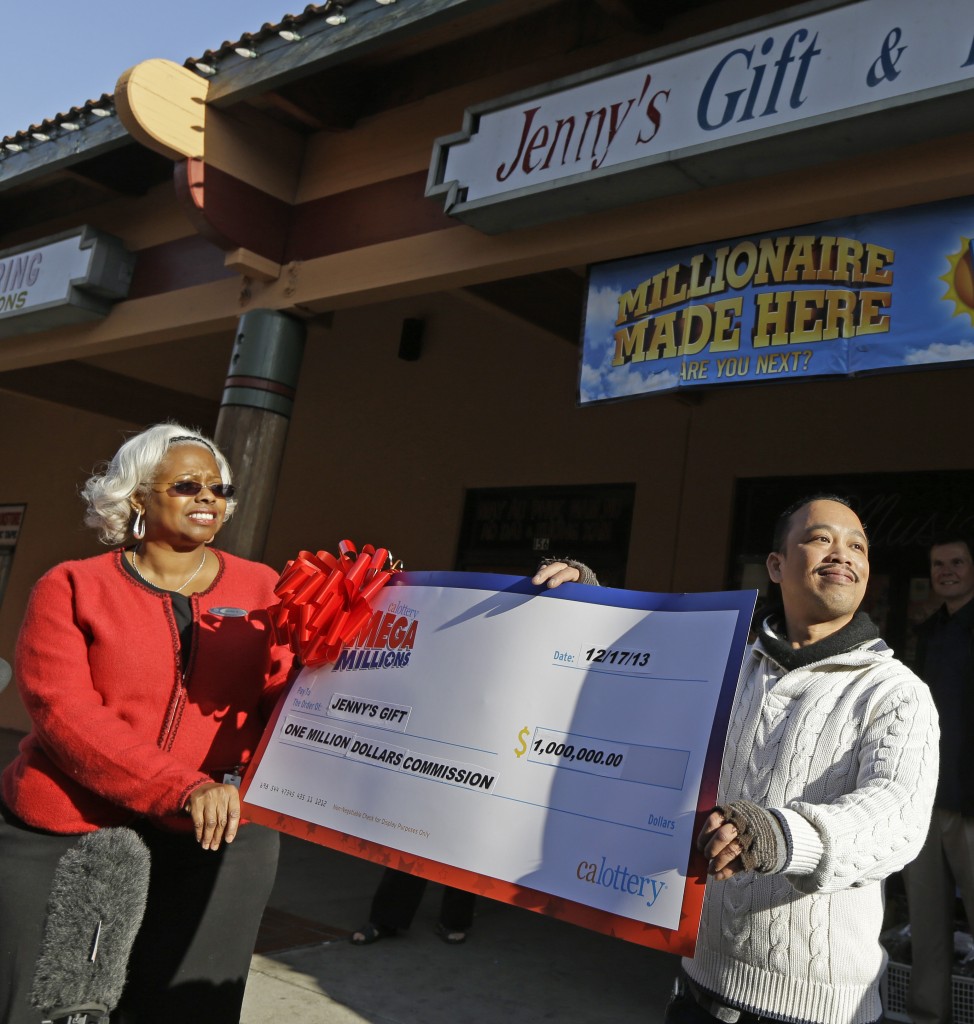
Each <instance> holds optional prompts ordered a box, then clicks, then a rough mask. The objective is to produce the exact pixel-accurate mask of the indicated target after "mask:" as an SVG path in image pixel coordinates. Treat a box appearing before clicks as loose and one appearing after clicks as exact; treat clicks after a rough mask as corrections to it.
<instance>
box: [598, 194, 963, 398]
mask: <svg viewBox="0 0 974 1024" xmlns="http://www.w3.org/2000/svg"><path fill="white" fill-rule="evenodd" d="M972 237H974V198H964V199H955V200H948V201H945V202H941V203H931V204H929V205H926V206H914V207H910V208H908V209H905V210H898V211H892V212H888V213H881V214H873V215H869V216H863V217H854V218H849V219H846V220H836V221H825V222H822V223H819V224H812V225H807V226H805V227H802V228H799V229H794V230H792V231H783V232H774V233H769V234H767V235H754V236H752V237H748V238H737V239H731V240H729V241H724V242H716V243H713V244H710V245H700V246H693V247H689V248H686V249H677V250H673V251H671V252H665V253H657V254H654V255H651V256H638V257H634V258H632V259H628V260H618V261H614V262H612V263H603V264H599V265H596V266H593V267H592V268H591V270H590V272H589V282H588V296H587V301H586V310H585V327H584V337H583V352H582V367H581V374H580V379H579V399H580V402H581V403H582V404H585V403H588V402H598V401H602V400H605V399H611V398H623V397H627V396H630V395H638V394H645V393H647V392H653V391H669V390H672V389H674V388H680V387H697V386H701V385H721V384H733V383H741V382H745V381H746V382H748V383H753V382H754V381H764V380H782V379H788V378H804V377H818V376H823V375H830V374H831V375H836V374H841V375H850V374H858V373H867V372H870V371H877V370H893V369H916V368H925V367H928V366H929V364H931V363H946V362H952V361H962V360H974V263H972V258H971V238H972Z"/></svg>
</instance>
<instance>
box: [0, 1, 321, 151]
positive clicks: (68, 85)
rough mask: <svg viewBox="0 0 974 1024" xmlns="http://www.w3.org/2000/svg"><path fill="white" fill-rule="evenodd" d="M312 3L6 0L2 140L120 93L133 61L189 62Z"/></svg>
mask: <svg viewBox="0 0 974 1024" xmlns="http://www.w3.org/2000/svg"><path fill="white" fill-rule="evenodd" d="M305 6H306V0H302V2H300V3H298V2H297V0H294V2H293V6H288V5H287V3H286V0H165V2H160V0H88V2H87V3H80V2H79V0H32V2H30V3H28V2H27V0H4V2H3V13H4V19H3V22H4V29H5V35H4V48H3V49H4V52H3V58H2V60H0V97H2V99H0V137H3V136H5V135H12V134H13V133H14V132H17V131H20V130H21V129H23V128H27V127H29V126H30V125H31V124H33V123H36V122H39V121H42V120H43V119H44V118H46V117H53V116H54V115H55V114H58V113H60V112H62V111H67V110H70V108H71V107H74V106H80V105H81V104H83V103H84V102H85V100H90V99H95V98H96V97H98V96H100V95H101V94H102V93H103V92H108V93H113V92H114V91H115V82H116V81H117V79H118V76H119V75H120V74H121V73H122V72H123V71H125V70H126V69H127V68H130V67H131V66H132V65H133V64H138V63H139V62H140V61H143V60H147V59H149V58H150V57H166V58H168V59H169V60H174V61H176V62H177V63H178V64H182V62H183V61H184V60H185V59H186V58H187V57H198V56H199V55H200V54H201V53H203V51H204V50H208V49H216V48H217V47H218V46H219V45H220V44H221V43H223V41H224V40H228V39H229V40H236V39H239V38H240V36H242V35H243V34H244V33H245V32H256V31H257V29H259V28H260V26H261V25H262V24H263V23H264V22H265V21H270V22H278V21H280V20H281V19H282V18H283V17H284V15H285V14H287V13H289V12H290V13H296V12H298V11H302V10H304V8H305Z"/></svg>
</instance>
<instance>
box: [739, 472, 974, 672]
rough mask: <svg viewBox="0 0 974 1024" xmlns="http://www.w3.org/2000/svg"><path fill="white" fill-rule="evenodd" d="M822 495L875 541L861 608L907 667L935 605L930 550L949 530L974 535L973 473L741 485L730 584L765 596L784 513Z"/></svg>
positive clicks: (787, 479)
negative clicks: (843, 501)
mask: <svg viewBox="0 0 974 1024" xmlns="http://www.w3.org/2000/svg"><path fill="white" fill-rule="evenodd" d="M819 491H826V492H831V493H834V494H839V495H843V496H845V497H848V498H849V499H850V500H851V501H852V503H853V505H854V506H855V508H856V510H857V511H858V512H859V514H860V516H861V517H862V520H863V522H864V524H865V526H866V530H867V533H868V535H869V541H870V553H869V563H870V573H869V587H868V589H867V591H866V598H865V601H864V602H863V608H864V610H865V611H867V612H868V613H869V614H870V616H872V618H873V620H874V621H875V622H876V624H877V625H878V626H879V628H880V631H881V633H882V636H883V639H884V640H886V642H887V643H888V644H889V645H890V646H891V647H892V648H893V650H894V652H895V653H896V655H897V657H899V658H900V659H901V660H902V661H906V662H907V663H909V662H910V661H911V659H912V657H913V651H914V647H915V636H914V627H915V626H916V625H917V623H919V622H921V621H923V619H924V618H926V617H927V615H929V614H931V613H932V612H933V611H934V610H935V609H936V607H937V604H938V602H937V601H936V600H935V599H933V598H932V596H931V594H930V587H929V576H928V561H927V547H928V545H929V544H930V543H931V541H932V540H933V539H934V538H935V537H936V536H938V535H939V534H942V533H944V532H945V531H952V530H957V531H958V532H959V533H962V534H964V533H967V534H972V533H974V471H972V470H942V471H928V472H918V473H866V474H857V475H838V474H837V475H835V476H824V475H820V476H814V477H812V476H807V477H806V476H801V477H775V478H762V479H751V480H739V481H738V483H737V488H736V494H735V500H734V527H733V540H732V544H731V564H730V566H729V567H728V585H729V586H730V587H731V588H732V589H738V588H744V589H751V588H756V589H758V590H760V591H761V593H762V595H763V594H764V593H765V590H766V587H767V582H768V580H767V574H766V572H765V568H764V561H765V558H766V557H767V554H768V548H769V546H770V543H771V534H772V531H773V529H774V522H775V519H776V518H777V516H778V514H779V512H780V511H781V510H782V509H784V508H786V507H787V506H788V505H789V504H790V503H791V502H792V501H795V500H797V499H799V498H801V497H803V496H804V495H806V494H812V493H816V492H819Z"/></svg>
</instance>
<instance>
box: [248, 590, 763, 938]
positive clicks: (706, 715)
mask: <svg viewBox="0 0 974 1024" xmlns="http://www.w3.org/2000/svg"><path fill="white" fill-rule="evenodd" d="M754 600H755V593H754V592H753V591H747V592H728V593H715V594H648V593H640V592H635V591H626V590H612V589H609V588H601V587H587V586H582V585H580V584H570V585H565V586H562V587H559V588H556V589H555V590H542V589H540V588H538V587H534V586H532V585H531V584H530V582H529V581H528V580H526V579H521V578H514V577H509V576H492V575H481V574H473V573H403V574H400V575H398V576H396V577H395V578H394V580H393V581H392V582H391V583H390V584H389V585H388V586H387V587H386V588H385V589H384V590H382V591H381V592H380V594H379V598H378V601H377V607H376V611H375V612H374V614H373V615H372V617H371V619H370V621H369V622H368V624H367V625H366V627H365V628H364V629H363V630H362V631H361V633H360V634H359V636H358V637H357V639H356V640H355V641H354V642H353V643H351V644H350V645H348V646H346V647H345V649H344V650H343V651H342V653H341V655H340V656H339V658H338V660H337V662H334V663H332V664H330V665H328V666H327V667H324V668H319V669H305V670H304V671H303V672H302V673H301V674H300V675H299V676H298V677H297V679H296V680H295V682H294V683H293V685H292V687H291V689H290V691H289V692H288V693H287V694H286V695H285V697H284V698H283V699H282V701H281V703H280V705H279V706H278V709H277V713H276V716H275V719H274V720H273V721H272V722H271V724H270V725H269V726H268V729H267V731H266V733H265V735H264V738H263V741H262V743H261V747H260V750H259V751H258V755H257V759H256V763H255V766H253V767H252V769H251V771H250V772H248V775H247V779H246V782H245V784H244V795H245V804H246V807H245V814H246V815H247V816H248V817H250V818H252V819H254V820H257V821H260V822H263V823H264V824H267V825H271V826H273V827H275V828H278V829H281V830H282V831H287V832H292V833H293V834H296V835H299V836H302V837H304V838H309V839H312V840H314V841H316V842H319V843H323V844H325V845H328V846H334V847H336V848H338V849H341V850H345V851H347V852H350V853H354V854H356V855H358V856H365V857H368V858H371V859H373V860H377V861H379V862H381V863H384V864H390V865H392V866H393V867H398V868H401V869H402V870H407V871H412V872H414V873H417V874H420V875H424V876H426V877H429V878H433V879H436V880H437V881H442V882H446V883H448V884H451V885H455V886H457V887H460V888H466V889H470V890H472V891H474V892H478V893H482V894H484V895H487V896H490V897H491V898H494V899H503V900H507V901H509V902H512V903H516V904H518V905H520V906H526V907H530V908H532V909H535V910H540V911H542V912H544V913H550V914H553V915H555V916H558V917H563V918H566V919H568V920H571V921H574V922H576V923H578V924H582V925H584V926H586V927H590V928H595V929H598V930H601V931H606V932H610V933H612V934H615V935H618V936H620V937H623V938H626V939H629V940H631V941H635V942H641V943H644V944H646V945H654V946H658V947H661V948H665V949H668V950H670V951H672V952H684V953H685V952H690V951H692V949H693V944H694V942H695V940H696V932H697V927H698V924H699V916H700V905H701V902H702V898H703V884H702V880H701V877H700V875H701V871H702V867H703V865H702V862H701V859H700V858H699V855H697V854H695V853H693V840H694V837H695V833H696V830H697V828H698V827H699V812H700V811H701V810H702V809H704V808H709V807H710V806H712V805H713V803H714V802H715V799H716V787H717V776H718V773H719V765H720V755H721V751H722V749H723V743H724V736H725V734H726V728H727V720H728V716H729V711H730V704H731V700H732V698H733V694H734V690H735V687H736V683H737V676H738V672H739V670H740V665H741V660H742V657H743V652H744V646H745V642H746V636H747V630H748V626H749V623H750V619H751V614H752V612H753V608H754ZM691 857H692V858H693V862H692V867H691Z"/></svg>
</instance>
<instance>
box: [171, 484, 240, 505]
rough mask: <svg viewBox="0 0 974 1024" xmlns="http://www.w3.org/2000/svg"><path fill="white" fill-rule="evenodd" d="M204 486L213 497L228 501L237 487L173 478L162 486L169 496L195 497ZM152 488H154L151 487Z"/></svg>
mask: <svg viewBox="0 0 974 1024" xmlns="http://www.w3.org/2000/svg"><path fill="white" fill-rule="evenodd" d="M152 482H153V483H155V482H157V481H152ZM204 488H206V490H208V491H209V492H210V493H211V494H212V495H213V497H214V498H222V499H223V500H224V501H229V500H230V499H231V498H232V497H233V496H234V494H236V492H237V488H236V487H234V486H233V484H223V483H220V484H201V483H200V482H199V480H173V481H171V482H170V483H167V484H165V486H164V490H165V493H166V494H168V495H169V496H170V497H171V498H176V497H179V498H195V497H196V495H197V494H199V493H200V492H201V491H202V490H203V489H204ZM153 490H156V489H155V488H153ZM156 493H157V494H161V493H162V491H156Z"/></svg>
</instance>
